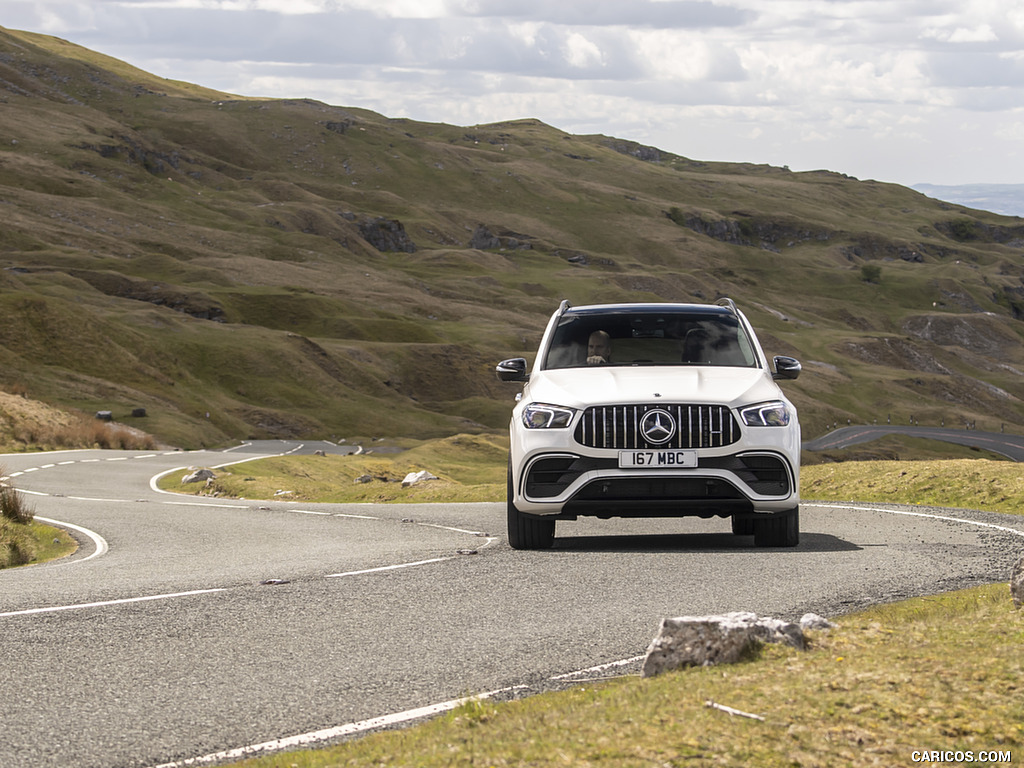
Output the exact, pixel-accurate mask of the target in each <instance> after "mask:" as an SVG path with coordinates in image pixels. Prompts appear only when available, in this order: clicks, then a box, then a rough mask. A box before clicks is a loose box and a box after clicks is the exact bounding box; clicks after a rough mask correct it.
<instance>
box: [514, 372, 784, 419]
mask: <svg viewBox="0 0 1024 768" xmlns="http://www.w3.org/2000/svg"><path fill="white" fill-rule="evenodd" d="M523 399H524V402H525V401H527V400H529V401H532V402H541V403H551V404H553V405H564V406H568V407H570V408H585V407H587V406H590V405H624V404H627V403H649V402H653V401H657V402H663V403H666V404H668V403H701V404H715V405H727V406H729V407H732V408H735V407H739V406H743V405H749V404H751V403H759V402H764V401H767V400H783V399H785V398H784V397H783V395H782V391H781V390H780V389H779V387H778V385H776V384H775V382H774V381H772V379H771V375H770V374H768V373H767V372H765V371H764V370H762V369H760V368H731V367H706V366H702V367H686V366H677V365H672V366H647V367H643V366H621V367H619V366H594V367H589V368H561V369H558V370H547V371H538V372H535V373H534V374H533V376H532V377H531V379H530V383H529V385H528V386H527V390H526V394H525V396H524V398H523Z"/></svg>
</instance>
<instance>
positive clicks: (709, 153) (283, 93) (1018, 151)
mask: <svg viewBox="0 0 1024 768" xmlns="http://www.w3.org/2000/svg"><path fill="white" fill-rule="evenodd" d="M0 25H2V26H4V27H8V28H10V29H25V30H30V31H34V32H43V33H46V34H51V35H56V36H58V37H63V38H65V39H68V40H70V41H72V42H74V43H78V44H80V45H83V46H86V47H88V48H92V49H94V50H97V51H101V52H103V53H106V54H109V55H111V56H115V57H117V58H119V59H123V60H125V61H127V62H129V63H131V64H134V65H135V66H138V67H141V68H142V69H145V70H147V71H149V72H152V73H154V74H157V75H160V76H162V77H168V78H173V79H177V80H186V81H189V82H193V83H197V84H200V85H204V86H208V87H211V88H216V89H219V90H224V91H229V92H232V93H236V94H243V95H247V96H278V97H309V98H314V99H319V100H321V101H325V102H327V103H329V104H333V105H338V106H354V107H362V108H366V109H371V110H374V111H376V112H380V113H382V114H385V115H387V116H389V117H409V118H412V119H415V120H423V121H431V122H444V123H453V124H457V125H475V124H477V123H487V122H496V121H500V120H507V119H514V118H522V117H535V118H539V119H541V120H543V121H544V122H546V123H549V124H551V125H553V126H555V127H557V128H560V129H562V130H564V131H568V132H570V133H603V134H607V135H612V136H617V137H621V138H628V139H633V140H635V141H639V142H642V143H644V144H652V145H654V146H657V147H660V148H662V149H666V150H669V151H671V152H675V153H677V154H680V155H684V156H686V157H690V158H694V159H697V160H727V161H745V162H753V163H770V164H772V165H779V166H781V165H788V166H789V167H790V168H792V169H793V170H795V171H797V170H813V169H819V168H827V169H829V170H834V171H840V172H842V173H847V174H849V175H851V176H856V177H858V178H862V179H869V178H870V179H878V180H881V181H893V182H897V183H900V184H906V185H911V184H915V183H919V182H926V183H932V184H967V183H985V182H988V183H1024V0H0Z"/></svg>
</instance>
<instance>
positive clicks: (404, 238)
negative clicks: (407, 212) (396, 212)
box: [359, 217, 416, 253]
mask: <svg viewBox="0 0 1024 768" xmlns="http://www.w3.org/2000/svg"><path fill="white" fill-rule="evenodd" d="M359 234H360V235H361V236H362V238H363V239H364V240H365V241H366V242H368V243H369V244H370V245H372V246H373V247H374V248H376V249H377V250H378V251H381V252H386V251H398V252H400V253H416V243H414V242H413V241H412V240H411V239H410V238H409V236H408V235H407V234H406V233H405V227H404V226H403V225H402V222H400V221H399V220H398V219H386V218H383V217H379V218H375V219H365V220H363V221H361V222H360V223H359Z"/></svg>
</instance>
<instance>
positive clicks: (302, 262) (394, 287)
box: [0, 28, 1024, 447]
mask: <svg viewBox="0 0 1024 768" xmlns="http://www.w3.org/2000/svg"><path fill="white" fill-rule="evenodd" d="M0 104H2V107H0V211H2V213H3V215H2V219H0V221H2V224H0V266H2V269H0V318H2V324H0V390H6V391H8V392H17V393H23V394H26V395H28V396H30V397H32V398H35V399H38V400H42V401H44V402H47V403H49V404H51V405H56V406H59V407H62V408H66V409H80V410H83V411H85V412H88V413H91V412H92V411H95V410H111V411H112V412H113V414H114V416H115V418H117V419H119V420H123V421H126V422H129V423H132V424H135V425H137V426H139V427H140V428H142V429H145V430H147V431H149V432H151V433H153V434H154V435H156V436H158V437H160V438H161V439H163V440H165V441H168V442H171V443H174V444H178V445H182V446H186V447H191V446H198V445H204V444H205V445H211V444H217V443H222V442H225V441H228V440H234V439H238V438H245V437H249V436H258V437H267V436H270V437H275V436H276V437H291V436H306V437H323V438H334V437H344V436H353V435H363V436H379V435H391V436H408V437H428V436H438V435H446V434H451V433H454V432H467V431H468V432H472V431H486V430H491V429H501V428H503V427H504V425H505V424H506V423H507V414H508V410H509V407H510V405H511V399H512V396H513V394H514V392H515V388H514V387H510V386H509V385H505V384H501V383H500V382H498V381H497V380H496V379H495V377H494V375H493V365H494V363H495V362H496V361H497V360H499V359H501V358H504V357H509V356H513V355H521V354H525V355H527V356H529V355H530V354H531V353H532V352H533V350H535V348H536V344H537V342H538V339H539V336H540V333H541V331H542V330H543V326H544V323H545V321H546V320H547V318H548V316H549V315H550V313H551V312H552V311H553V310H554V309H555V308H556V307H557V305H558V302H559V301H560V300H561V299H562V298H568V299H570V300H571V301H572V302H573V303H576V304H580V303H587V302H601V301H636V300H642V301H647V300H652V301H658V300H663V301H712V300H714V299H716V298H718V297H719V296H723V295H728V296H731V297H732V298H734V299H735V300H736V301H737V303H738V304H739V305H740V307H741V308H742V309H744V310H745V311H746V312H747V314H748V315H749V316H750V317H751V320H752V321H753V322H754V323H755V325H756V326H757V327H758V328H759V329H761V334H760V335H761V337H762V338H761V340H762V343H763V344H764V346H765V347H766V351H768V353H769V354H775V353H785V354H792V355H794V356H796V357H798V358H799V359H800V360H801V361H802V362H803V363H804V369H805V373H804V374H803V376H802V377H801V378H800V380H798V381H797V382H794V383H793V384H791V385H787V387H788V391H789V392H790V393H791V394H792V396H793V397H794V399H795V401H796V402H797V404H798V405H799V406H800V408H801V418H802V421H803V423H804V431H805V434H806V435H808V436H814V435H817V434H820V433H821V432H823V431H824V430H825V429H826V425H831V424H832V423H834V422H841V423H845V422H846V420H847V419H852V420H854V421H858V420H867V421H870V420H871V419H874V418H877V419H879V420H884V419H886V418H887V417H889V416H890V415H891V417H892V418H893V419H894V420H898V421H903V422H904V423H905V422H906V420H907V419H908V418H909V417H910V415H911V414H912V415H913V416H914V417H915V418H917V419H918V420H919V421H920V423H922V424H938V423H940V421H941V420H945V422H946V424H960V423H964V422H977V424H978V427H979V429H980V428H984V427H987V428H995V429H998V428H999V425H1000V424H1001V423H1005V424H1007V425H1008V427H1010V428H1014V429H1020V428H1024V404H1022V401H1021V398H1022V397H1024V384H1022V376H1021V371H1022V370H1024V347H1022V344H1021V335H1022V330H1024V324H1022V322H1021V318H1022V316H1024V280H1022V277H1024V220H1021V219H1019V218H1009V217H1001V216H997V215H995V214H989V213H984V212H980V211H974V210H969V209H965V208H961V207H958V206H953V205H950V204H946V203H942V202H940V201H937V200H932V199H929V198H927V197H925V196H923V195H921V194H919V193H917V192H915V191H913V190H910V189H907V188H905V187H900V186H897V185H892V184H882V183H877V182H873V181H859V180H857V179H853V178H850V177H847V176H844V175H842V174H839V173H832V172H827V171H820V172H812V173H791V172H789V171H788V170H787V169H784V168H774V167H769V166H759V165H748V164H729V163H702V162H698V161H695V160H691V159H687V158H684V157H679V156H675V155H671V154H669V153H666V152H662V151H659V150H657V149H655V148H652V147H644V146H640V145H638V144H635V143H632V142H628V141H623V140H619V139H614V138H609V137H606V136H574V135H569V134H566V133H564V132H562V131H559V130H558V129H557V128H554V127H551V126H548V125H544V124H543V123H540V122H538V121H536V120H529V119H524V120H515V121H511V122H507V123H499V124H493V125H481V126H473V127H458V126H451V125H443V124H430V123H418V122H414V121H411V120H396V119H389V118H386V117H383V116H381V115H378V114H375V113H372V112H368V111H365V110H360V109H353V108H341V107H333V106H328V105H326V104H323V103H319V102H316V101H310V100H280V101H274V100H266V99H247V98H243V97H238V96H232V95H229V94H221V93H217V92H214V91H211V90H209V89H203V88H200V87H197V86H193V85H189V84H186V83H179V82H173V81H167V80H163V79H160V78H157V77H154V76H153V75H150V74H148V73H145V72H142V71H140V70H137V69H134V68H132V67H129V66H127V65H125V64H123V63H121V62H118V61H116V60H113V59H110V58H108V57H104V56H101V55H99V54H96V53H94V52H91V51H88V50H86V49H83V48H80V47H77V46H74V45H71V44H70V43H66V42H64V41H60V40H56V39H54V38H48V37H45V36H41V35H35V34H27V33H22V32H14V31H10V30H4V29H2V28H0ZM135 408H145V409H146V413H147V414H148V416H147V418H146V419H144V420H142V419H139V420H138V421H137V422H136V421H133V420H132V418H131V417H130V413H131V411H132V410H133V409H135ZM207 414H209V416H207Z"/></svg>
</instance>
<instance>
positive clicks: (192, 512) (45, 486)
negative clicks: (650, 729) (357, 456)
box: [0, 444, 1024, 768]
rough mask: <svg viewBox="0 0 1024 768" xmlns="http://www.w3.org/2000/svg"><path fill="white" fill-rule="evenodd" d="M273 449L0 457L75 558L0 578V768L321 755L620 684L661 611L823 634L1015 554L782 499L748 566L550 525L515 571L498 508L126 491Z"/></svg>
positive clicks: (662, 541)
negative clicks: (393, 726) (591, 675)
mask: <svg viewBox="0 0 1024 768" xmlns="http://www.w3.org/2000/svg"><path fill="white" fill-rule="evenodd" d="M296 447H297V446H296V444H288V445H285V444H267V445H263V444H261V445H258V446H250V447H241V448H238V449H236V450H234V451H232V452H231V454H230V455H228V456H225V455H223V454H220V453H171V454H163V453H149V454H142V453H138V452H125V451H74V452H62V453H53V454H30V455H9V456H2V457H0V464H3V465H4V466H6V468H7V474H8V475H9V476H10V477H11V482H12V483H13V484H14V485H15V486H16V487H18V488H20V489H22V490H24V491H25V492H26V494H27V496H28V499H29V500H30V501H31V502H32V503H33V504H34V505H35V509H36V514H37V517H39V518H47V519H51V520H57V521H61V522H62V523H65V524H73V525H75V526H77V527H78V529H77V530H75V531H74V533H75V535H76V537H77V538H79V539H80V540H81V542H82V546H81V548H80V550H79V552H78V553H77V554H76V555H75V556H73V557H72V558H69V559H66V560H63V561H60V562H58V563H53V564H47V565H41V566H33V567H27V568H18V569H9V570H5V571H0V658H2V664H0V690H2V691H3V696H2V697H0V732H2V734H3V735H2V738H0V767H2V768H14V767H15V766H18V767H20V766H26V765H31V766H35V767H36V768H50V767H52V768H57V767H58V766H59V767H60V768H92V767H93V766H96V767H97V768H121V767H124V768H134V767H140V768H147V767H151V766H157V765H167V764H174V765H184V762H183V761H186V760H193V759H195V758H203V757H204V756H211V755H213V756H219V758H224V757H226V756H227V755H229V754H230V750H236V749H243V750H244V748H246V747H250V746H252V745H262V744H266V743H268V742H273V741H274V740H277V739H282V738H287V737H299V736H301V735H302V734H317V736H316V737H315V738H325V737H330V736H338V735H340V734H342V733H343V732H345V728H344V727H343V726H346V725H347V724H352V723H360V722H363V721H367V720H372V719H374V718H379V717H382V716H387V715H390V714H395V713H404V712H408V711H409V710H414V709H416V708H421V707H428V706H430V705H435V704H438V703H440V702H446V701H450V700H453V699H456V698H458V697H460V696H463V695H465V694H467V693H479V692H488V691H495V690H505V689H513V690H512V691H511V692H508V693H506V695H524V694H528V693H531V692H535V691H540V690H545V689H550V688H554V687H558V686H561V685H564V684H565V682H564V680H562V679H559V678H560V676H562V675H565V674H566V673H572V672H574V671H577V670H583V669H587V668H590V667H594V666H597V665H602V664H609V663H615V662H619V661H623V660H633V661H628V662H627V663H624V664H622V665H620V666H616V667H615V669H617V670H620V671H630V670H635V669H636V667H637V666H638V665H637V662H636V658H637V657H638V656H640V655H642V654H643V652H644V650H645V648H646V646H647V644H648V643H649V642H650V640H651V639H652V638H653V636H654V633H655V632H656V630H657V626H658V623H659V621H660V620H661V618H663V617H666V616H680V615H689V614H705V613H717V612H723V611H730V610H751V611H755V612H758V613H760V614H762V615H773V616H777V617H780V618H789V619H797V618H799V617H800V616H801V615H802V614H803V613H805V612H808V611H813V612H816V613H820V614H822V615H826V616H831V617H835V616H838V615H841V614H842V613H844V612H847V611H850V610H854V609H856V608H860V607H863V606H865V605H868V604H872V603H876V602H880V601H888V600H895V599H900V598H904V597H909V596H913V595H921V594H931V593H935V592H938V591H943V590H947V589H954V588H959V587H963V586H969V585H974V584H980V583H991V582H997V581H1004V580H1006V579H1007V578H1008V574H1009V570H1010V567H1011V565H1012V563H1013V561H1014V560H1015V559H1016V557H1017V556H1018V554H1019V552H1020V550H1021V549H1022V548H1024V518H1018V517H1013V516H1004V515H995V514H986V513H977V512H968V511H950V510H932V509H922V508H916V507H915V508H913V509H907V508H900V507H895V506H885V505H868V504H859V505H836V504H828V505H826V504H804V505H803V506H802V507H801V518H802V529H803V534H802V541H801V544H800V546H799V547H797V548H795V549H778V550H771V549H769V550H764V549H755V548H754V547H753V545H752V539H751V537H734V536H732V534H731V533H729V524H728V521H725V520H718V519H716V520H707V521H702V520H632V521H626V520H612V521H581V522H578V523H559V529H558V537H559V538H558V539H557V541H556V548H555V549H553V550H551V551H548V552H518V551H514V550H512V549H510V548H509V547H508V546H507V544H506V543H505V540H504V530H503V529H504V519H503V518H504V507H503V505H501V504H453V505H445V504H438V505H410V506H404V505H403V506H398V505H340V504H330V505H310V504H302V503H287V502H264V501H258V502H249V501H236V500H197V499H193V498H188V497H184V498H183V497H178V496H174V495H169V494H165V493H160V492H158V491H156V490H155V489H154V488H153V487H152V486H151V483H150V479H151V478H153V477H154V476H157V475H159V474H160V473H162V472H164V471H167V470H170V469H172V468H175V467H180V466H186V465H194V466H214V465H217V464H220V463H224V462H225V461H238V460H242V459H247V458H251V457H252V456H256V455H261V454H263V453H281V452H284V451H286V450H292V449H295V448H296ZM324 447H325V446H322V445H316V446H305V447H304V448H302V450H304V451H311V450H313V449H314V448H324ZM328 449H329V448H328ZM310 740H311V741H312V740H314V738H313V737H311V738H310ZM302 741H303V739H302V738H298V739H295V740H294V741H292V742H288V743H298V742H302ZM216 761H217V759H215V758H211V760H210V762H216ZM190 764H193V765H195V764H206V763H204V762H202V761H200V762H198V763H197V762H195V761H194V760H193V762H191V763H190Z"/></svg>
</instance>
